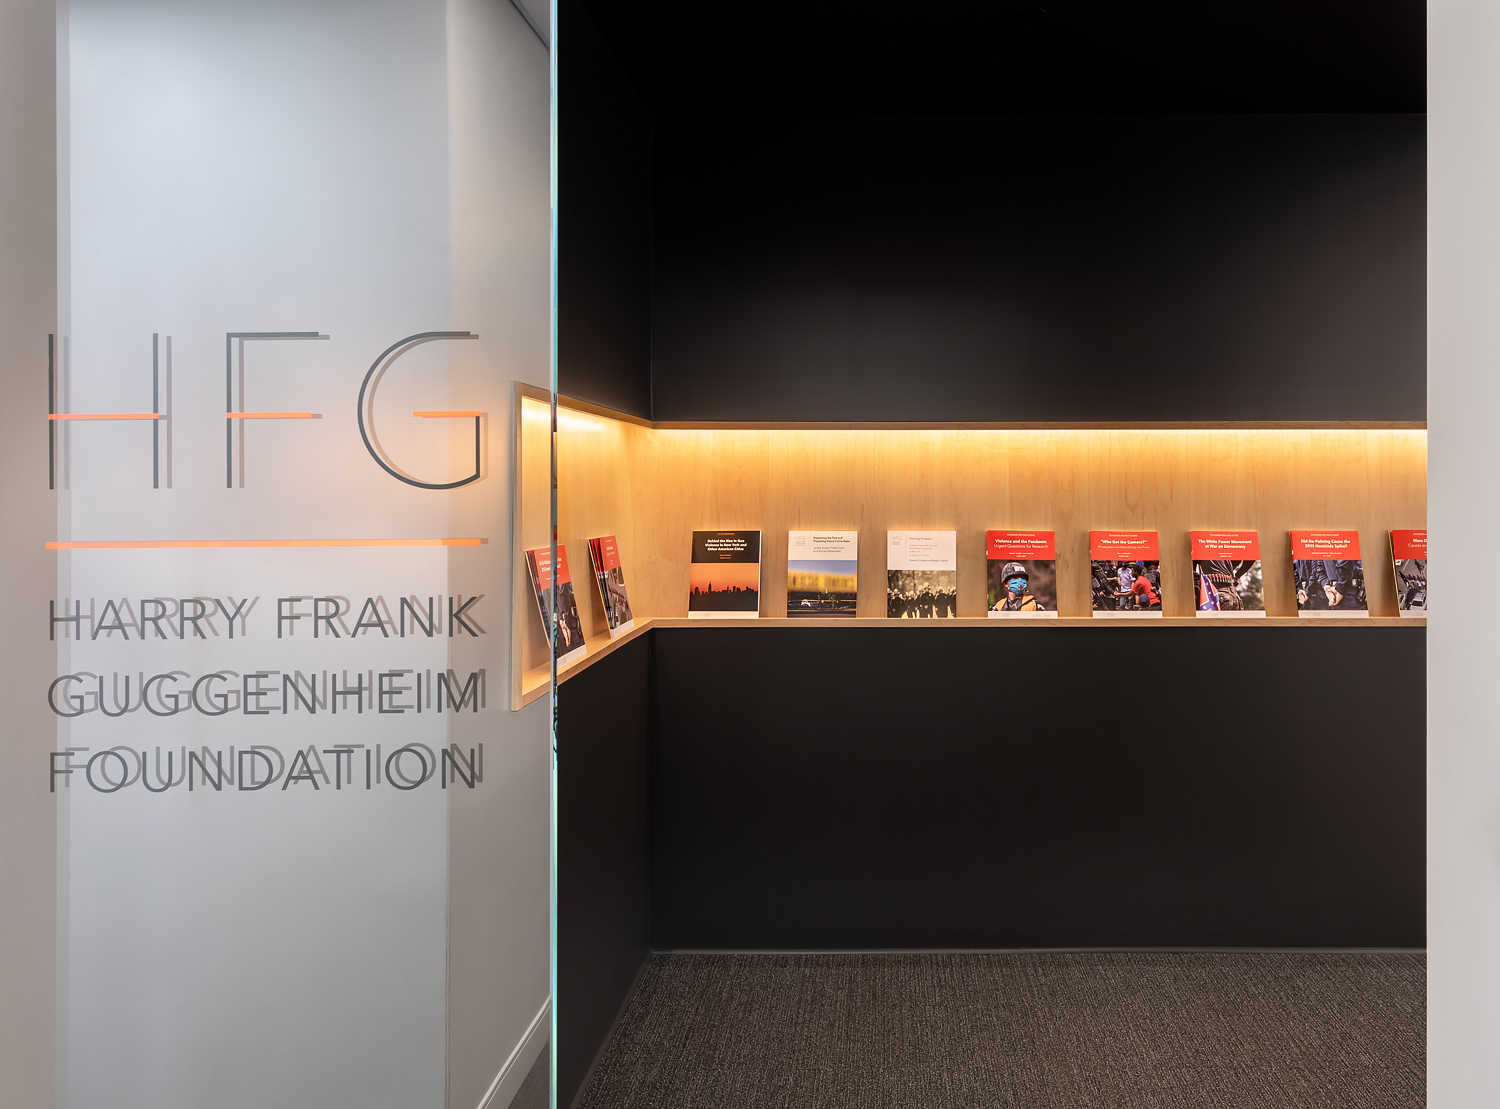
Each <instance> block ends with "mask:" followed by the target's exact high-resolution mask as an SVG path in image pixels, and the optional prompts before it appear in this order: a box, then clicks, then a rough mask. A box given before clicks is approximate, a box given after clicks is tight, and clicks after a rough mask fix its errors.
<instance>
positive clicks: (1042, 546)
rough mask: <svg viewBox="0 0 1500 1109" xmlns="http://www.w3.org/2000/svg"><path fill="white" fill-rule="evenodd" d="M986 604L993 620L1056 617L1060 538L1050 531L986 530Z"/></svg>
mask: <svg viewBox="0 0 1500 1109" xmlns="http://www.w3.org/2000/svg"><path fill="white" fill-rule="evenodd" d="M984 557H985V579H986V584H987V587H988V594H987V599H986V602H985V607H986V608H987V610H988V612H987V615H988V616H989V617H990V618H991V619H993V620H1003V619H1006V618H1009V617H1020V618H1023V619H1024V618H1027V617H1041V618H1053V619H1055V618H1056V617H1057V540H1056V537H1055V536H1054V535H1053V533H1052V532H1050V531H987V532H985V533H984Z"/></svg>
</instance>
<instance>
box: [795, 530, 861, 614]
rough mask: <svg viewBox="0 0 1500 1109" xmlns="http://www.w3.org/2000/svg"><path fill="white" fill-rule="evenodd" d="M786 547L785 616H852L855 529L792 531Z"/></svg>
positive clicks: (856, 559) (855, 597) (856, 568)
mask: <svg viewBox="0 0 1500 1109" xmlns="http://www.w3.org/2000/svg"><path fill="white" fill-rule="evenodd" d="M786 548H787V549H786V614H787V616H789V617H792V618H794V619H812V618H838V617H844V618H853V616H854V610H855V603H856V601H857V600H858V598H859V532H857V531H792V532H788V533H787V543H786Z"/></svg>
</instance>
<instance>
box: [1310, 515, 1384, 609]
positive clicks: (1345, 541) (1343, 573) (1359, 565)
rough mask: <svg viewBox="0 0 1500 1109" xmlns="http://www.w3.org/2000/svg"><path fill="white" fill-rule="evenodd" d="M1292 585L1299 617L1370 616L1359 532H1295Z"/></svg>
mask: <svg viewBox="0 0 1500 1109" xmlns="http://www.w3.org/2000/svg"><path fill="white" fill-rule="evenodd" d="M1292 582H1293V586H1294V588H1295V589H1296V591H1297V615H1298V616H1312V617H1320V616H1321V617H1331V616H1332V617H1337V616H1349V617H1359V616H1369V615H1370V613H1369V611H1368V610H1367V609H1366V607H1365V567H1364V563H1363V562H1362V561H1360V557H1359V532H1357V531H1294V532H1292Z"/></svg>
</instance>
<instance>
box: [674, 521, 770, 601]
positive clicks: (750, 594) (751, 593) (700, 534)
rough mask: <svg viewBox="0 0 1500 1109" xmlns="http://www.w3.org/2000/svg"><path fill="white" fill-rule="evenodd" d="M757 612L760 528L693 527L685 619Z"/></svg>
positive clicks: (758, 599)
mask: <svg viewBox="0 0 1500 1109" xmlns="http://www.w3.org/2000/svg"><path fill="white" fill-rule="evenodd" d="M759 616H760V532H758V531H695V532H693V562H692V565H691V566H690V567H689V572H688V619H689V620H711V619H714V620H720V619H738V620H754V619H756V618H757V617H759Z"/></svg>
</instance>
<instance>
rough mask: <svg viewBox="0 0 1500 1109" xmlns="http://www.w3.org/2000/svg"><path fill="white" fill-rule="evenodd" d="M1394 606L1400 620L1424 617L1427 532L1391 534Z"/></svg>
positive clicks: (1421, 530) (1395, 532)
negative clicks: (1394, 572) (1399, 615)
mask: <svg viewBox="0 0 1500 1109" xmlns="http://www.w3.org/2000/svg"><path fill="white" fill-rule="evenodd" d="M1391 560H1392V562H1393V563H1394V565H1395V570H1396V606H1397V610H1398V611H1399V612H1400V614H1401V615H1402V616H1423V617H1425V616H1426V615H1427V529H1426V528H1422V529H1420V530H1418V531H1393V532H1391Z"/></svg>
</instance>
